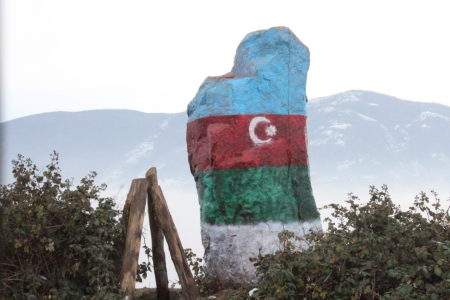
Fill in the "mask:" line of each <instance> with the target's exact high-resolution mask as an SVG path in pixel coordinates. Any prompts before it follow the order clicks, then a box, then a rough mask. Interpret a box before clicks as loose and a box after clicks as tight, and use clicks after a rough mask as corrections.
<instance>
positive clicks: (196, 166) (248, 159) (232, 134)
mask: <svg viewBox="0 0 450 300" xmlns="http://www.w3.org/2000/svg"><path fill="white" fill-rule="evenodd" d="M187 145H188V154H189V163H190V165H191V172H192V174H194V173H196V172H198V171H207V170H224V169H241V168H251V167H261V166H307V165H308V154H307V151H306V116H302V115H257V116H255V115H233V116H213V117H206V118H201V119H197V120H195V121H192V122H190V123H188V126H187Z"/></svg>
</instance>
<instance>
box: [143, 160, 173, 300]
mask: <svg viewBox="0 0 450 300" xmlns="http://www.w3.org/2000/svg"><path fill="white" fill-rule="evenodd" d="M145 178H146V180H147V194H148V219H149V223H150V232H151V235H152V256H153V270H154V272H155V281H156V295H157V299H158V300H169V279H168V277H167V268H166V255H165V254H164V234H163V231H162V229H161V225H160V222H159V220H158V216H157V214H156V211H155V202H156V201H157V200H156V196H155V195H157V194H158V191H159V188H158V180H157V177H156V168H151V169H150V170H148V171H147V173H146V174H145Z"/></svg>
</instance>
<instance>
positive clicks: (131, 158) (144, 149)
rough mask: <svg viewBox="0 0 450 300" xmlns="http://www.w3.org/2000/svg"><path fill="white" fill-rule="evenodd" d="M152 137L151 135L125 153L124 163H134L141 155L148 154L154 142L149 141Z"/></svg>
mask: <svg viewBox="0 0 450 300" xmlns="http://www.w3.org/2000/svg"><path fill="white" fill-rule="evenodd" d="M152 139H153V136H152V137H149V138H148V139H147V140H145V141H144V142H142V143H140V144H138V145H136V146H135V147H134V148H133V149H132V150H131V151H130V152H128V153H127V154H125V157H126V158H127V159H126V160H125V161H124V163H125V164H135V163H137V162H138V161H139V159H140V158H141V157H145V156H147V155H148V154H149V152H150V151H152V150H153V148H154V144H153V142H152V141H151V140H152Z"/></svg>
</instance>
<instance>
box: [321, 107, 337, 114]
mask: <svg viewBox="0 0 450 300" xmlns="http://www.w3.org/2000/svg"><path fill="white" fill-rule="evenodd" d="M332 111H334V107H331V106H327V107H325V108H322V109H321V110H320V112H324V113H330V112H332Z"/></svg>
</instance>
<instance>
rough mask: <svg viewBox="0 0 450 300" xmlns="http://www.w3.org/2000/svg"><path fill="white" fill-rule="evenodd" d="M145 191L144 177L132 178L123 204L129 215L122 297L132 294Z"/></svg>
mask: <svg viewBox="0 0 450 300" xmlns="http://www.w3.org/2000/svg"><path fill="white" fill-rule="evenodd" d="M146 192H147V181H146V180H145V179H133V181H132V182H131V187H130V192H129V193H128V196H127V201H126V204H125V206H127V205H129V217H128V228H127V237H126V241H125V253H124V258H123V265H122V281H121V284H120V287H121V292H122V296H123V297H127V296H129V297H132V296H133V295H134V287H135V285H136V273H137V267H138V260H139V250H140V249H141V236H142V226H143V224H144V214H145V198H146ZM125 209H127V207H125Z"/></svg>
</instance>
